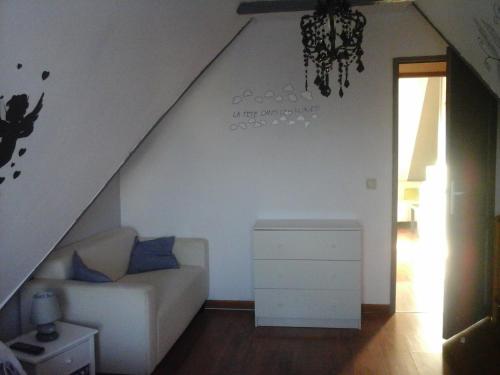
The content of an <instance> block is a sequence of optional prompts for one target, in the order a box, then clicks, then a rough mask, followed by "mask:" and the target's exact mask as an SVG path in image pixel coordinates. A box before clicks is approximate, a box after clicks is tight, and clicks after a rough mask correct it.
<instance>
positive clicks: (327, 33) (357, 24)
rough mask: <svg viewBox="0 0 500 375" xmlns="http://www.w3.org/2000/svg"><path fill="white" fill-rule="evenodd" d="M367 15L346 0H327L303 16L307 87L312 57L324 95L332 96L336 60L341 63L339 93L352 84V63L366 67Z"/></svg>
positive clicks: (319, 86)
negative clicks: (362, 59) (362, 57)
mask: <svg viewBox="0 0 500 375" xmlns="http://www.w3.org/2000/svg"><path fill="white" fill-rule="evenodd" d="M365 25H366V17H365V16H364V15H363V14H362V13H361V12H359V11H357V10H354V11H353V10H352V8H351V6H350V5H349V3H348V2H347V1H346V0H326V1H325V0H323V1H321V0H320V1H319V2H318V6H317V8H316V10H315V11H314V13H313V14H312V15H305V16H302V19H301V21H300V28H301V30H302V44H303V45H304V66H305V70H306V91H307V90H308V82H307V70H308V66H309V61H312V62H313V63H314V65H315V66H316V78H315V80H314V83H315V85H316V86H318V88H319V90H320V92H321V94H322V95H323V96H329V95H330V93H331V91H332V90H331V89H330V71H331V70H332V69H333V65H334V62H335V61H337V64H338V79H337V81H338V83H339V85H340V89H339V95H340V97H342V96H344V91H343V89H342V88H343V87H346V88H347V87H349V84H350V83H349V66H350V65H351V64H352V63H354V62H356V64H357V71H358V72H362V71H363V70H364V69H365V68H364V66H363V62H362V61H361V56H362V55H363V49H362V48H361V43H362V41H363V28H364V27H365Z"/></svg>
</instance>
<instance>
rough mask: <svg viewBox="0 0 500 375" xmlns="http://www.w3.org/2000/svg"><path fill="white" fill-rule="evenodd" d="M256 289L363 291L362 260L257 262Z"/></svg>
mask: <svg viewBox="0 0 500 375" xmlns="http://www.w3.org/2000/svg"><path fill="white" fill-rule="evenodd" d="M254 280H255V288H280V289H337V290H339V289H344V290H360V289H361V262H360V261H321V260H269V259H265V260H263V259H256V260H254Z"/></svg>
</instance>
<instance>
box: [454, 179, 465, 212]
mask: <svg viewBox="0 0 500 375" xmlns="http://www.w3.org/2000/svg"><path fill="white" fill-rule="evenodd" d="M464 194H465V191H457V189H456V186H455V181H451V182H450V215H454V214H455V199H456V198H457V197H460V196H462V195H464Z"/></svg>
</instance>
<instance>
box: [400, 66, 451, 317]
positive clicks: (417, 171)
mask: <svg viewBox="0 0 500 375" xmlns="http://www.w3.org/2000/svg"><path fill="white" fill-rule="evenodd" d="M394 73H395V78H394V80H395V83H394V84H395V87H394V89H395V90H394V92H395V108H394V110H395V118H394V120H395V130H394V131H395V135H394V152H395V155H394V174H395V176H394V179H393V181H394V185H393V189H394V205H395V210H394V211H395V212H394V219H393V226H394V228H393V240H394V241H393V243H394V245H393V246H394V247H395V249H393V251H394V252H395V257H394V258H393V259H396V265H395V267H394V265H393V273H394V274H393V295H392V296H391V297H392V298H391V303H392V306H391V307H392V308H393V311H394V312H402V313H404V312H409V313H429V314H430V316H432V318H433V320H435V323H436V325H439V324H441V323H442V311H443V289H444V273H445V260H446V255H447V235H446V233H447V230H446V207H447V205H446V201H447V199H446V188H447V167H446V61H445V57H430V58H416V59H398V60H395V66H394Z"/></svg>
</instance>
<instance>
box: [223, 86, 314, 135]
mask: <svg viewBox="0 0 500 375" xmlns="http://www.w3.org/2000/svg"><path fill="white" fill-rule="evenodd" d="M277 91H278V90H267V91H265V92H264V93H263V94H262V95H255V94H254V92H253V91H252V90H250V89H244V90H243V91H242V93H241V94H240V95H236V96H233V98H232V104H233V114H232V120H231V124H230V125H229V130H231V131H236V130H247V129H257V128H262V127H271V126H283V125H287V126H291V125H300V126H303V127H304V128H308V127H309V126H311V124H312V123H313V121H314V120H315V119H317V118H318V112H319V110H320V106H319V105H316V104H313V103H311V101H312V100H313V96H312V94H311V92H309V91H304V92H300V93H297V92H296V91H295V88H294V86H293V85H292V84H286V85H284V86H283V88H282V89H281V92H277ZM243 107H244V108H243Z"/></svg>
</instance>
